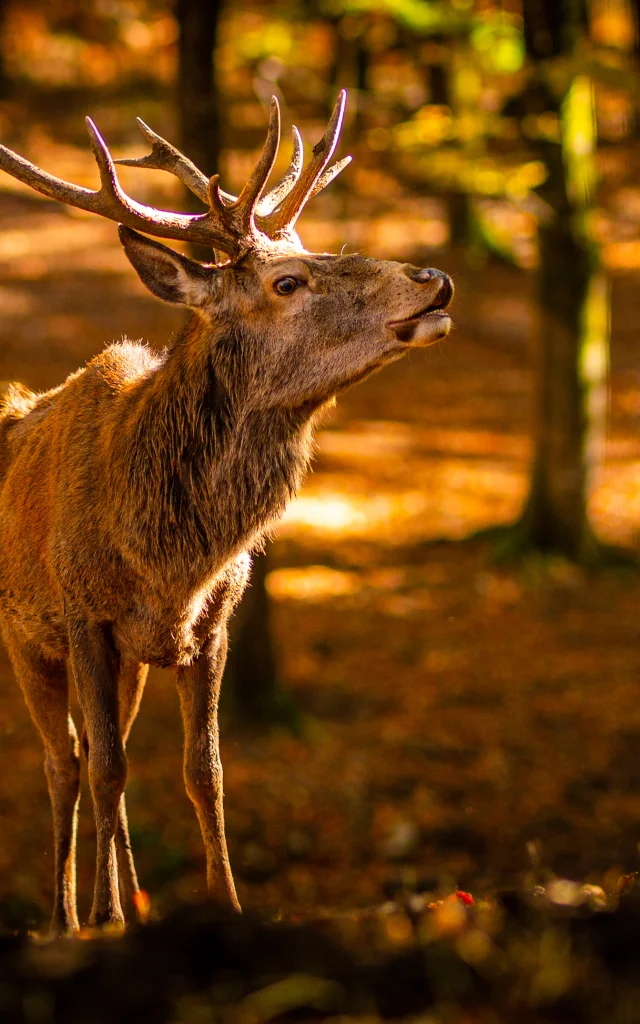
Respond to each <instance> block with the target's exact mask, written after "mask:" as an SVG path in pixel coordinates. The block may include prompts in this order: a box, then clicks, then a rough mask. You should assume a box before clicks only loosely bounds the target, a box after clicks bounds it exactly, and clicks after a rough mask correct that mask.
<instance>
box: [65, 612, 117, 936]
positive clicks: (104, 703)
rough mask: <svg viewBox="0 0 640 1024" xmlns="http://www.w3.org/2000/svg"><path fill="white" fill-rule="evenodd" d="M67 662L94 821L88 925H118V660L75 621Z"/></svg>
mask: <svg viewBox="0 0 640 1024" xmlns="http://www.w3.org/2000/svg"><path fill="white" fill-rule="evenodd" d="M69 658H70V663H71V668H72V670H73V674H74V677H75V681H76V686H77V688H78V699H79V701H80V707H81V709H82V714H83V716H84V724H85V728H86V730H87V738H88V741H89V784H90V786H91V795H92V797H93V810H94V815H95V821H96V834H97V836H96V837H97V856H96V881H95V889H94V896H93V907H92V910H91V916H90V918H89V923H90V924H95V925H99V924H122V923H124V916H123V914H122V907H121V905H120V892H119V888H118V866H117V859H116V844H115V834H116V827H117V823H118V807H119V804H120V797H121V796H122V794H123V792H124V787H125V782H126V778H127V760H126V756H125V752H124V746H123V743H122V736H121V732H120V723H119V709H118V672H117V668H118V666H117V659H116V658H115V657H114V652H113V648H112V645H111V644H110V643H109V640H108V638H107V636H106V635H105V631H104V628H103V627H102V626H101V625H99V624H96V623H90V622H87V621H85V620H75V621H74V622H73V623H72V624H71V625H70V628H69Z"/></svg>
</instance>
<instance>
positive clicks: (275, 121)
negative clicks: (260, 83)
mask: <svg viewBox="0 0 640 1024" xmlns="http://www.w3.org/2000/svg"><path fill="white" fill-rule="evenodd" d="M279 144H280V104H279V103H278V100H277V98H276V97H275V96H272V97H271V111H270V114H269V127H268V129H267V137H266V139H265V143H264V146H263V147H262V153H261V154H260V159H259V160H258V163H257V164H256V166H255V169H254V171H253V173H252V175H251V177H250V178H249V180H248V182H247V183H246V185H245V186H244V188H243V189H242V192H241V193H240V195H239V197H238V200H237V202H236V203H234V206H233V209H234V211H236V210H237V211H238V212H239V213H240V216H241V221H242V227H243V229H244V230H245V231H247V232H250V231H251V228H252V226H253V223H254V213H255V209H256V206H257V205H258V203H259V202H260V198H261V196H262V193H263V191H264V187H265V185H266V183H267V179H268V177H269V175H270V174H271V171H272V169H273V165H274V163H275V161H276V157H277V155H278V146H279Z"/></svg>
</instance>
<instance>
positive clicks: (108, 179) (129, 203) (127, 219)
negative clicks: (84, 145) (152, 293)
mask: <svg viewBox="0 0 640 1024" xmlns="http://www.w3.org/2000/svg"><path fill="white" fill-rule="evenodd" d="M85 120H86V123H87V130H88V132H89V137H90V140H91V148H92V149H93V154H94V156H95V158H96V163H97V164H98V170H99V171H100V181H101V188H100V191H99V192H95V193H93V195H94V196H95V203H94V204H93V206H92V209H93V212H94V213H100V214H102V216H103V217H110V218H111V220H117V221H119V222H120V223H121V224H126V225H127V227H136V228H140V229H141V230H142V231H146V232H147V234H150V235H159V236H160V237H161V238H173V239H174V240H176V241H180V240H184V241H188V242H198V243H199V244H201V245H208V246H211V247H212V248H216V249H222V250H223V251H224V252H227V253H229V254H235V253H237V252H238V250H239V237H238V234H237V232H235V231H233V230H231V229H230V226H228V225H226V224H224V223H222V222H221V219H220V217H219V216H217V215H216V214H214V213H212V212H211V211H210V212H209V213H205V214H193V215H192V214H186V213H166V212H165V211H164V210H156V209H155V208H154V207H151V206H143V205H142V204H141V203H137V202H136V201H135V200H134V199H130V198H129V196H128V195H127V194H126V193H125V192H124V191H123V190H122V188H121V186H120V182H119V181H118V176H117V174H116V169H115V165H114V162H113V159H112V157H111V153H110V152H109V150H108V148H107V144H106V142H105V141H104V139H103V138H102V136H101V135H100V132H99V131H98V129H97V128H96V126H95V124H94V123H93V121H92V120H91V118H90V117H87V118H86V119H85Z"/></svg>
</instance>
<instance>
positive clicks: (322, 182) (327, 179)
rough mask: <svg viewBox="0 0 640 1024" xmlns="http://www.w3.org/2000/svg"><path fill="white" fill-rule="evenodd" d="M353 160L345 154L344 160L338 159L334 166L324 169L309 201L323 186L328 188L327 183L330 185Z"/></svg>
mask: <svg viewBox="0 0 640 1024" xmlns="http://www.w3.org/2000/svg"><path fill="white" fill-rule="evenodd" d="M352 160H353V157H352V156H344V157H343V158H342V160H338V162H337V163H336V164H334V165H333V167H327V169H326V171H323V173H322V174H321V175H320V177H319V178H318V180H317V181H316V183H315V185H314V186H313V188H312V189H311V191H310V193H309V196H308V199H307V202H308V201H309V199H313V197H314V196H317V194H318V192H322V190H323V188H326V187H327V185H329V184H330V183H331V182H332V181H333V179H334V178H337V177H338V175H339V174H340V172H341V171H344V169H345V167H347V166H348V164H350V163H351V161H352Z"/></svg>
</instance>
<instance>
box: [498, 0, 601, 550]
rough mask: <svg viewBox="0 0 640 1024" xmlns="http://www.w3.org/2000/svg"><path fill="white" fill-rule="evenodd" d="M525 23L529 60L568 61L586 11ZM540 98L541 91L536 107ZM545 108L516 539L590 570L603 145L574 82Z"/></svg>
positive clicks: (537, 12)
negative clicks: (524, 494) (529, 460)
mask: <svg viewBox="0 0 640 1024" xmlns="http://www.w3.org/2000/svg"><path fill="white" fill-rule="evenodd" d="M524 18H525V38H526V41H527V47H528V50H529V54H530V56H532V57H534V58H544V57H548V56H559V55H561V54H565V55H569V54H570V53H571V50H572V47H573V45H574V42H575V40H576V38H577V37H578V35H579V33H580V31H582V29H583V27H584V25H585V21H586V12H585V8H584V5H583V3H581V2H578V0H561V2H559V0H532V2H531V3H530V4H525V5H524ZM540 96H541V91H540V86H539V85H538V88H537V91H536V97H537V100H538V102H539V100H540ZM545 100H546V102H545V103H544V109H545V110H547V111H553V112H554V113H555V114H556V115H557V116H558V119H559V124H560V135H561V137H560V138H559V139H558V140H557V141H548V140H544V141H542V140H541V141H540V142H539V143H538V148H539V153H540V158H541V159H542V160H544V162H545V164H546V167H547V172H548V177H547V181H546V183H545V186H544V188H543V189H542V190H541V195H542V197H543V198H544V199H545V201H546V202H547V203H548V205H549V207H550V212H549V217H548V218H547V219H546V221H545V222H544V223H542V224H541V226H540V232H539V243H540V248H539V252H540V265H539V270H538V278H537V292H538V303H539V324H538V332H537V337H536V346H537V351H536V365H535V384H534V416H535V423H534V458H533V469H532V477H531V486H530V491H529V496H528V499H527V502H526V505H525V510H524V513H523V516H522V518H521V520H520V522H519V523H518V524H517V526H516V534H517V537H518V543H519V546H522V547H525V548H534V549H538V550H542V551H547V552H551V551H554V552H558V553H560V554H562V555H564V556H566V557H568V558H570V559H573V560H576V561H580V562H585V563H589V562H593V561H595V560H596V559H597V555H598V547H599V546H598V544H597V542H596V539H595V537H594V535H593V532H592V529H591V526H590V522H589V516H588V510H587V500H588V497H589V490H590V484H591V479H592V471H593V468H594V463H595V460H596V457H597V454H598V448H599V444H598V442H599V441H600V440H601V438H602V436H603V434H604V421H605V413H606V381H607V371H608V340H609V339H608V332H609V289H608V284H607V281H606V278H605V276H604V274H603V271H602V269H601V267H600V262H599V253H598V248H597V245H596V243H595V241H594V239H593V238H592V236H591V233H590V228H589V224H590V218H589V213H590V209H591V204H592V201H593V184H594V179H595V163H594V156H595V154H594V149H595V141H596V140H595V122H594V117H593V110H592V96H591V84H590V82H588V80H587V79H586V78H580V79H578V78H576V79H574V80H573V82H572V83H571V84H570V85H569V88H568V90H567V92H566V93H565V95H564V96H563V97H560V98H558V97H557V96H552V95H551V94H550V93H547V95H546V97H545ZM585 140H587V144H586V146H585Z"/></svg>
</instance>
